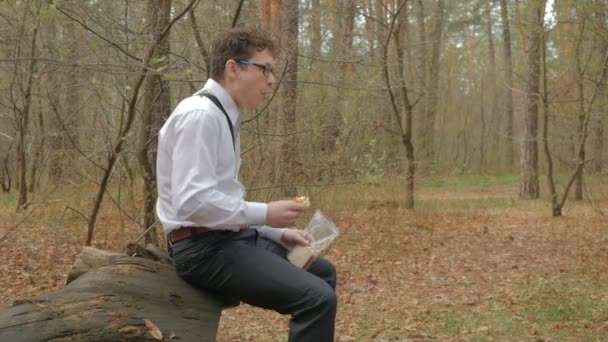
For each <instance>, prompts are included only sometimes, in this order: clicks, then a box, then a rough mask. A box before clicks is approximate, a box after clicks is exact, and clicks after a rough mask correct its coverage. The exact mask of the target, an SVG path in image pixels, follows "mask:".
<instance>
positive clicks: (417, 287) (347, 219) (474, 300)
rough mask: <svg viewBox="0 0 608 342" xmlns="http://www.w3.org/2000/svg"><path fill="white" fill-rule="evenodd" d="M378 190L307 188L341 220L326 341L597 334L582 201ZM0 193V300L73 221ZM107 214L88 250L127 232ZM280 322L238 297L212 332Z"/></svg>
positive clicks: (601, 315) (605, 275) (67, 260)
mask: <svg viewBox="0 0 608 342" xmlns="http://www.w3.org/2000/svg"><path fill="white" fill-rule="evenodd" d="M387 189H392V187H388V188H387V187H383V186H379V187H378V186H371V185H370V186H368V187H367V188H362V187H360V189H359V190H358V191H360V193H354V192H352V191H351V192H350V193H345V192H342V193H341V194H339V195H337V194H338V192H330V191H327V192H323V193H317V194H315V195H314V196H313V205H312V207H315V208H322V209H323V210H324V212H325V213H326V214H327V215H328V216H329V217H330V218H331V219H332V220H333V221H334V222H335V223H336V225H337V226H338V227H339V228H340V230H341V236H340V237H339V239H338V240H337V241H336V242H335V243H334V245H333V246H332V247H331V249H330V250H329V251H328V253H327V255H326V257H327V258H328V259H329V260H331V261H332V262H333V263H334V264H335V266H336V268H337V270H338V290H337V291H338V297H339V304H338V305H339V306H338V316H337V322H336V341H607V340H608V291H607V287H608V285H606V284H608V217H606V216H603V215H602V214H600V213H599V212H598V211H597V210H594V209H593V208H592V205H590V203H589V201H582V202H574V201H569V202H567V204H566V208H567V210H566V211H565V212H564V217H561V218H552V217H551V216H550V204H549V202H548V201H547V200H546V199H541V200H536V201H519V200H517V187H516V186H513V185H512V184H510V185H509V184H500V182H495V183H494V184H493V183H492V182H490V183H489V184H485V185H483V186H481V187H480V186H477V185H474V184H473V185H467V184H464V185H463V184H462V183H459V184H456V185H454V184H448V183H445V182H440V183H427V185H426V186H422V187H421V188H420V190H419V191H418V193H417V205H418V208H419V209H417V210H416V211H410V210H406V209H403V208H401V207H400V206H399V201H398V199H399V196H400V195H399V192H397V191H392V190H387ZM336 191H337V190H336ZM4 196H5V197H2V198H1V200H0V205H2V206H3V207H2V208H1V209H2V210H0V222H3V224H0V253H1V255H2V256H3V259H4V262H3V263H1V264H0V304H6V303H9V302H10V301H12V300H14V299H16V298H23V297H29V296H33V295H38V294H43V293H47V292H50V291H52V290H55V289H58V288H61V287H62V286H63V285H64V283H65V279H66V275H67V272H68V271H69V269H70V268H71V264H72V262H73V260H74V258H75V256H76V255H77V253H78V252H79V251H80V249H81V248H82V241H83V238H84V236H85V233H86V232H85V229H86V225H85V224H84V223H83V222H82V218H80V217H79V215H77V214H75V213H73V212H72V211H69V210H68V211H67V212H66V213H65V215H63V217H62V214H61V213H62V210H61V208H60V207H61V205H59V204H57V206H56V207H53V205H47V206H45V207H40V208H39V209H35V210H32V213H30V214H27V215H29V216H27V217H17V216H16V214H15V213H14V210H11V209H10V208H11V207H12V204H13V203H14V202H12V199H11V198H8V197H6V196H8V195H4ZM349 199H350V200H349ZM48 200H49V202H48V203H57V202H53V201H52V200H51V199H48ZM315 202H316V204H317V205H315ZM345 202H348V203H347V204H345ZM330 203H334V205H333V206H330ZM336 203H341V204H339V205H338V204H336ZM62 205H63V206H64V207H65V204H62ZM595 206H596V207H597V202H596V203H595ZM13 208H14V207H13ZM117 213H118V211H113V210H110V209H108V210H106V212H105V214H104V215H102V217H101V218H100V221H99V224H98V228H97V229H98V230H97V231H96V238H95V243H94V246H95V247H98V248H103V249H107V250H115V251H120V250H121V248H122V247H123V246H124V245H125V241H126V239H135V238H137V236H138V234H139V232H140V230H138V228H137V227H131V226H130V225H129V224H125V222H126V219H125V217H122V215H119V214H117ZM21 215H23V214H21ZM18 221H21V222H20V223H19V225H17V226H16V225H15V222H18ZM8 222H12V223H11V224H7V223H8ZM44 222H46V223H44ZM58 222H61V224H58ZM303 222H305V220H303ZM112 227H121V228H112ZM2 237H4V238H2ZM287 329H288V318H287V317H283V316H281V315H279V314H276V313H274V312H269V311H265V310H261V309H256V308H252V307H250V306H247V305H244V304H243V305H241V306H239V307H237V308H234V309H229V310H226V311H224V313H223V315H222V319H221V322H220V330H219V333H218V341H286V340H287V338H286V336H287Z"/></svg>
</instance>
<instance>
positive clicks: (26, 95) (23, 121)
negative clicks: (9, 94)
mask: <svg viewBox="0 0 608 342" xmlns="http://www.w3.org/2000/svg"><path fill="white" fill-rule="evenodd" d="M41 6H42V5H41V4H37V7H36V12H35V17H34V20H35V21H36V23H35V26H34V31H33V33H32V40H31V42H30V46H29V49H30V51H29V61H28V66H27V74H26V75H27V79H26V80H24V81H25V89H22V88H21V89H20V90H21V91H22V93H20V94H18V95H19V96H22V97H23V99H22V101H23V105H22V106H21V107H20V108H19V105H18V104H17V103H15V104H14V115H15V121H16V124H17V125H16V126H17V149H16V152H17V164H18V167H19V198H18V200H17V208H16V209H17V211H19V210H21V209H25V206H26V205H27V160H26V152H25V136H26V134H27V132H28V127H29V117H30V109H31V106H32V88H33V87H34V79H35V77H34V75H35V73H36V62H37V59H36V55H37V53H36V49H37V45H36V42H37V39H38V28H39V26H40V8H41ZM29 7H30V2H28V3H26V4H24V15H23V22H22V23H23V26H22V27H21V33H20V35H22V34H23V33H24V31H25V25H26V20H25V19H26V18H27V14H28V13H29V11H30V8H29ZM18 44H21V42H18ZM18 50H20V49H19V48H18ZM20 57H21V55H20V53H19V52H18V53H17V54H16V55H15V58H20ZM18 63H19V62H17V61H16V64H17V65H18ZM19 76H20V75H18V74H17V72H16V73H15V77H19Z"/></svg>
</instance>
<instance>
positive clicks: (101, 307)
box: [0, 247, 227, 342]
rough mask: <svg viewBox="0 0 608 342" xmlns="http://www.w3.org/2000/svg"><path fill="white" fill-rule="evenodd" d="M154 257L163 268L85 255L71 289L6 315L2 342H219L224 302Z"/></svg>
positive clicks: (19, 304)
mask: <svg viewBox="0 0 608 342" xmlns="http://www.w3.org/2000/svg"><path fill="white" fill-rule="evenodd" d="M151 250H154V248H149V250H148V252H150V255H152V258H154V259H156V260H150V259H146V258H142V257H133V256H128V255H123V254H118V253H111V252H104V251H100V250H97V249H94V248H90V247H85V248H84V249H83V251H82V252H81V253H80V255H79V256H78V258H77V259H76V262H75V263H74V268H73V270H72V271H71V272H70V275H69V277H68V278H69V279H68V284H67V285H66V286H65V287H64V288H62V289H60V290H58V291H55V292H52V293H49V294H46V295H42V296H38V297H34V298H30V299H25V300H16V301H14V302H13V303H12V304H10V305H7V306H4V307H0V341H83V342H84V341H154V340H163V341H169V340H173V339H175V340H179V341H215V337H216V333H217V328H218V324H219V319H220V315H221V311H222V308H225V307H226V306H227V304H226V302H225V300H224V298H221V297H219V296H217V295H215V294H212V293H208V292H205V291H201V290H197V289H195V288H193V287H192V286H190V285H188V284H187V283H186V282H185V281H183V280H182V279H181V278H179V277H178V276H177V274H176V273H175V269H174V268H173V266H172V265H171V264H170V259H169V258H168V257H164V256H162V255H161V254H158V251H159V250H158V249H156V250H155V251H154V252H152V251H151ZM155 253H156V254H157V255H156V256H154V255H155ZM161 253H162V252H161ZM129 254H130V255H133V254H132V253H129ZM139 254H142V253H139ZM144 254H145V253H144ZM150 255H148V257H150Z"/></svg>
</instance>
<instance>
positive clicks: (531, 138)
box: [519, 0, 544, 199]
mask: <svg viewBox="0 0 608 342" xmlns="http://www.w3.org/2000/svg"><path fill="white" fill-rule="evenodd" d="M543 8H544V0H534V1H531V2H530V4H529V8H528V23H527V26H528V27H527V42H528V47H527V51H526V66H527V72H526V85H525V98H524V111H523V120H522V133H521V158H520V177H521V178H520V187H519V197H520V198H522V199H535V198H538V197H539V196H540V189H539V183H538V177H539V174H538V172H539V171H538V168H539V166H538V140H537V138H538V107H539V104H540V96H539V77H540V43H541V34H544V33H543V31H542V19H543V13H542V12H543Z"/></svg>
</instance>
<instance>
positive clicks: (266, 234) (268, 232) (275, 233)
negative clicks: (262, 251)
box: [254, 225, 285, 243]
mask: <svg viewBox="0 0 608 342" xmlns="http://www.w3.org/2000/svg"><path fill="white" fill-rule="evenodd" d="M254 228H255V229H257V231H258V232H259V233H260V236H261V237H263V238H266V239H268V240H270V241H274V242H276V243H280V242H281V238H282V237H283V232H284V231H285V228H273V227H270V226H266V225H264V226H261V227H259V226H257V227H254Z"/></svg>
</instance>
